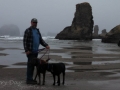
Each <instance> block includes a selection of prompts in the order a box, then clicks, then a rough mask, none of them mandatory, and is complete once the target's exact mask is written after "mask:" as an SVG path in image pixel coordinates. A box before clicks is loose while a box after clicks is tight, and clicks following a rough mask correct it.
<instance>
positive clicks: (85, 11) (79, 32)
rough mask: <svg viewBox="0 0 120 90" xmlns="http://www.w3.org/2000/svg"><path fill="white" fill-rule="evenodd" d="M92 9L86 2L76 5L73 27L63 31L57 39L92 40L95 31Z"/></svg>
mask: <svg viewBox="0 0 120 90" xmlns="http://www.w3.org/2000/svg"><path fill="white" fill-rule="evenodd" d="M93 25H94V21H93V16H92V7H91V6H90V4H89V3H87V2H84V3H81V4H77V5H76V12H75V14H74V19H73V21H72V25H71V26H68V27H66V28H64V29H63V31H61V32H60V33H59V34H57V36H56V37H55V38H56V39H63V40H92V31H93Z"/></svg>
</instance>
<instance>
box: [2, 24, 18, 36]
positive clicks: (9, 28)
mask: <svg viewBox="0 0 120 90" xmlns="http://www.w3.org/2000/svg"><path fill="white" fill-rule="evenodd" d="M0 35H10V36H20V30H19V28H18V26H16V25H14V24H10V25H4V26H2V27H1V28H0Z"/></svg>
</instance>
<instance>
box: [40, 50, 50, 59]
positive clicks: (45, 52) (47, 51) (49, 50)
mask: <svg viewBox="0 0 120 90" xmlns="http://www.w3.org/2000/svg"><path fill="white" fill-rule="evenodd" d="M43 50H45V48H43V49H42V51H43ZM47 52H48V59H47V60H49V59H50V58H49V53H50V49H46V51H45V53H44V54H43V55H42V56H41V57H40V59H42V57H43V56H44V55H45V54H46V53H47Z"/></svg>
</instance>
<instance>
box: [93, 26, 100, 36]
mask: <svg viewBox="0 0 120 90" xmlns="http://www.w3.org/2000/svg"><path fill="white" fill-rule="evenodd" d="M98 31H99V27H98V25H95V26H94V32H93V36H95V37H96V36H98Z"/></svg>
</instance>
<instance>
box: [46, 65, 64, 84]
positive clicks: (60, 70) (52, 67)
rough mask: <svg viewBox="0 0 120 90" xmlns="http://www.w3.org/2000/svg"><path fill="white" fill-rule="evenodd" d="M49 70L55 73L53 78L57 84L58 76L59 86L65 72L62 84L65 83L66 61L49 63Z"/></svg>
mask: <svg viewBox="0 0 120 90" xmlns="http://www.w3.org/2000/svg"><path fill="white" fill-rule="evenodd" d="M47 70H48V71H49V72H51V73H52V74H53V79H54V83H53V85H55V76H56V75H57V76H58V81H57V83H58V86H60V74H61V73H63V82H62V84H63V85H64V83H65V64H64V63H50V64H48V68H47Z"/></svg>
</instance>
